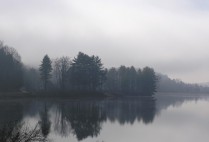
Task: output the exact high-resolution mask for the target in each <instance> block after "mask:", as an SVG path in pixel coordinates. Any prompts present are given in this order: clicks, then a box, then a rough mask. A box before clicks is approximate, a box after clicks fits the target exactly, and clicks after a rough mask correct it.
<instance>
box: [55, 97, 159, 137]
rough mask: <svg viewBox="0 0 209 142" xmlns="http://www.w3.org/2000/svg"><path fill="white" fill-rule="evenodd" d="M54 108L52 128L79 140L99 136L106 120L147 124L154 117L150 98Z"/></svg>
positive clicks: (153, 100) (82, 102)
mask: <svg viewBox="0 0 209 142" xmlns="http://www.w3.org/2000/svg"><path fill="white" fill-rule="evenodd" d="M57 109H58V111H57V110H56V111H55V113H56V117H55V118H56V119H55V121H54V123H55V127H54V128H55V130H56V131H57V132H58V133H60V135H62V136H67V135H69V134H70V133H72V134H74V135H76V137H77V139H78V140H83V139H85V138H87V137H96V136H98V135H99V133H100V130H101V129H102V127H101V126H102V123H103V122H105V121H107V120H110V121H111V122H115V121H118V122H119V123H120V124H125V123H130V124H133V123H134V122H135V121H136V120H138V121H141V120H142V121H143V122H144V123H145V124H148V123H151V122H152V121H153V120H154V117H155V112H156V108H155V99H154V98H152V97H144V98H143V97H140V98H137V97H136V98H125V99H117V100H106V101H80V102H70V103H64V102H62V103H60V104H59V105H57Z"/></svg>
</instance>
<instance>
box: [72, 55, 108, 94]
mask: <svg viewBox="0 0 209 142" xmlns="http://www.w3.org/2000/svg"><path fill="white" fill-rule="evenodd" d="M69 79H70V82H71V83H72V86H73V87H74V88H75V89H78V90H96V89H97V88H98V87H99V86H101V85H102V84H103V82H104V79H105V70H104V68H103V64H102V63H101V59H100V58H99V57H98V56H88V55H86V54H84V53H81V52H79V54H78V56H77V57H76V58H74V60H73V62H72V64H71V68H70V69H69Z"/></svg>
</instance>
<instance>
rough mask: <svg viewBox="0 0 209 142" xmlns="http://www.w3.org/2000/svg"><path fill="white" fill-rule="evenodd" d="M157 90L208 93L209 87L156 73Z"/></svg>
mask: <svg viewBox="0 0 209 142" xmlns="http://www.w3.org/2000/svg"><path fill="white" fill-rule="evenodd" d="M157 76H158V78H159V79H158V84H157V91H158V92H176V93H208V92H209V87H204V86H201V85H199V84H191V83H185V82H183V81H181V80H179V79H171V78H169V77H168V76H167V75H163V74H159V73H158V74H157Z"/></svg>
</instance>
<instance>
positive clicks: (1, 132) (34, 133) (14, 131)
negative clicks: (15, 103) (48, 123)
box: [0, 122, 47, 142]
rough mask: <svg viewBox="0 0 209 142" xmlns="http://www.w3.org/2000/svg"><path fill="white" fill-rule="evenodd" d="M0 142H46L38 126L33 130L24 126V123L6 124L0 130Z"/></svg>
mask: <svg viewBox="0 0 209 142" xmlns="http://www.w3.org/2000/svg"><path fill="white" fill-rule="evenodd" d="M0 141H1V142H46V141H47V139H46V138H45V137H43V135H42V134H41V130H40V128H39V126H38V124H37V125H36V126H35V127H34V128H33V129H31V128H29V127H26V126H24V123H15V122H11V123H7V124H4V125H3V126H2V127H1V129H0Z"/></svg>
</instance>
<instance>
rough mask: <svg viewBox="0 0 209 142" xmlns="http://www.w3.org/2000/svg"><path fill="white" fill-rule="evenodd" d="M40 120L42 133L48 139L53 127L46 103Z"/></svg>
mask: <svg viewBox="0 0 209 142" xmlns="http://www.w3.org/2000/svg"><path fill="white" fill-rule="evenodd" d="M40 118H41V120H40V121H39V122H40V125H41V132H42V134H43V136H44V137H45V138H46V137H47V136H48V134H49V132H50V127H51V122H50V120H49V114H48V108H47V105H46V103H44V109H43V110H42V111H41V112H40Z"/></svg>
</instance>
